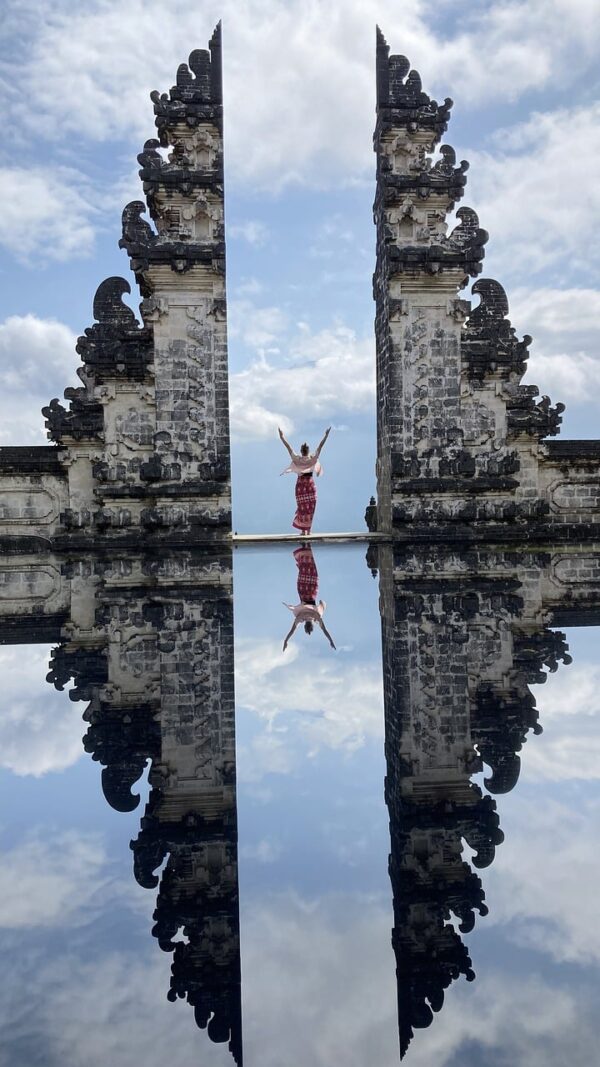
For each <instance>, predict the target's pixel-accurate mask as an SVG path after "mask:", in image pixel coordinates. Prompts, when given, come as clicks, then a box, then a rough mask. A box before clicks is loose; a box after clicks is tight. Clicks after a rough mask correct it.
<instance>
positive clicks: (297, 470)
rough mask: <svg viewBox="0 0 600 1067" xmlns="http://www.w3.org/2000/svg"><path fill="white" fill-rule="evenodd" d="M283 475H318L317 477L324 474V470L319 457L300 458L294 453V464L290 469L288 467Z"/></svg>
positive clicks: (291, 464) (292, 463)
mask: <svg viewBox="0 0 600 1067" xmlns="http://www.w3.org/2000/svg"><path fill="white" fill-rule="evenodd" d="M281 473H282V474H316V475H317V477H318V476H319V475H320V474H322V473H323V468H322V466H321V464H320V462H319V457H318V456H315V455H311V456H299V455H297V453H296V452H292V462H291V463H290V465H289V467H286V468H285V470H284V471H282V472H281Z"/></svg>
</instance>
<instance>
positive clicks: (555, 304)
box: [510, 288, 600, 404]
mask: <svg viewBox="0 0 600 1067" xmlns="http://www.w3.org/2000/svg"><path fill="white" fill-rule="evenodd" d="M510 308H511V310H510V317H511V321H512V322H513V325H515V326H516V328H517V331H518V333H519V334H520V335H521V334H523V333H529V334H531V335H532V336H533V338H534V343H533V344H532V346H531V356H530V358H529V364H528V368H527V376H526V380H528V381H530V382H534V383H535V384H536V385H538V386H539V388H540V390H541V391H542V392H544V393H546V392H547V393H550V395H551V396H552V397H553V399H554V400H566V401H571V402H574V403H587V404H597V403H598V399H597V398H598V390H599V389H600V331H599V328H598V322H599V321H600V290H597V289H552V288H542V289H524V288H521V289H517V290H515V291H513V292H512V293H511V295H510Z"/></svg>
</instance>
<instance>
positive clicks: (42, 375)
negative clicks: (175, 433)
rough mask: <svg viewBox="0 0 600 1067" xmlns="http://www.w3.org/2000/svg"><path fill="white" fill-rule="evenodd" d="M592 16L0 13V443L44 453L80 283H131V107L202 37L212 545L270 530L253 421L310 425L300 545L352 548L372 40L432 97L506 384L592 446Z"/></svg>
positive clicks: (364, 0) (22, 9)
mask: <svg viewBox="0 0 600 1067" xmlns="http://www.w3.org/2000/svg"><path fill="white" fill-rule="evenodd" d="M595 15H596V16H597V7H596V3H595V0H528V2H521V0H506V2H502V0H498V2H496V3H488V2H487V0H481V2H480V3H478V4H475V5H471V8H470V10H469V12H468V14H467V13H465V12H464V11H463V10H462V9H461V10H460V11H459V10H458V9H457V8H456V5H455V4H454V3H450V2H449V0H435V2H427V0H403V2H402V3H397V2H394V3H392V2H387V0H380V2H376V0H343V2H342V0H328V2H327V3H325V2H324V0H310V2H306V0H288V2H286V0H220V2H219V3H216V2H212V0H200V2H199V3H196V4H193V5H190V4H188V3H184V2H183V0H173V2H172V3H170V4H169V5H168V6H167V7H165V5H164V4H162V3H161V4H159V3H158V2H156V0H145V2H141V0H137V2H135V0H134V2H132V3H130V4H127V5H126V6H124V5H122V4H120V3H118V2H117V0H98V2H94V3H89V2H86V0H83V2H81V3H78V4H77V7H76V9H73V5H72V4H70V3H66V0H65V2H62V0H46V2H44V0H41V2H40V0H8V3H7V4H6V5H5V13H4V17H3V25H2V37H3V45H2V51H1V59H0V81H1V85H2V90H3V92H2V95H3V103H4V108H3V120H4V131H5V136H4V139H3V149H2V153H1V155H0V192H1V194H2V205H3V223H2V227H1V233H0V253H1V258H0V386H1V391H2V396H1V399H0V444H9V443H12V444H19V443H23V444H25V443H28V442H29V443H33V442H38V443H43V441H44V440H45V431H44V425H43V419H42V416H41V414H40V408H41V407H42V406H43V405H44V404H46V403H47V402H48V400H49V399H50V398H51V397H52V396H61V395H62V392H63V390H64V388H65V387H66V386H67V385H69V384H74V383H75V384H76V379H75V377H74V375H75V369H76V367H77V362H78V360H77V356H76V354H75V352H74V342H75V339H76V337H77V336H78V335H79V334H80V333H82V332H83V330H84V329H85V327H86V326H88V325H90V324H91V322H92V321H93V319H92V314H91V310H92V300H93V295H94V292H95V290H96V287H97V285H98V284H99V283H100V282H101V281H102V280H103V279H104V278H105V277H107V276H110V275H114V274H121V275H123V276H126V277H129V279H130V280H131V281H132V283H133V278H132V277H131V276H130V275H129V270H128V262H127V257H126V256H125V253H124V252H122V251H119V249H118V247H117V244H118V240H119V236H120V230H121V227H120V214H121V210H122V208H123V206H124V205H125V203H127V202H128V201H129V200H131V199H139V196H140V193H141V187H140V184H139V179H138V178H137V166H138V165H137V162H136V156H137V153H138V152H139V151H140V150H141V148H142V146H143V143H144V141H145V140H146V139H147V138H148V137H150V136H153V133H154V120H153V112H152V105H151V103H150V100H149V92H150V91H151V90H152V89H155V88H158V89H160V90H161V91H164V90H166V89H168V88H169V87H170V86H171V85H172V84H173V81H174V76H175V72H176V69H177V66H178V65H179V63H180V62H182V61H185V60H186V59H187V56H188V53H189V51H190V49H191V47H192V46H193V47H205V46H206V43H207V41H208V39H209V37H210V34H211V32H212V29H213V27H214V25H215V23H216V22H217V20H218V19H219V18H222V20H223V35H224V92H225V177H226V237H227V251H228V277H227V287H228V301H229V338H230V345H229V355H230V371H231V380H230V392H231V419H232V429H233V435H234V441H233V491H234V525H235V528H237V529H238V530H239V531H240V532H241V531H256V530H258V529H259V528H261V527H262V528H263V529H265V530H269V531H277V530H287V529H288V528H289V524H290V521H291V514H292V501H291V498H292V494H293V486H292V480H291V479H289V478H282V479H279V478H278V475H279V472H280V471H281V470H282V469H283V467H284V466H285V461H286V454H285V453H284V452H283V450H282V448H281V445H280V443H279V441H278V439H277V434H276V427H277V425H283V426H284V428H285V429H286V430H288V431H289V435H290V437H291V439H292V443H294V444H296V445H298V444H299V443H300V441H302V440H304V439H305V438H306V439H307V440H308V441H309V443H311V444H313V443H314V444H316V442H317V441H318V440H319V438H320V436H321V434H322V432H323V429H324V428H325V426H327V425H330V424H331V425H333V427H334V430H333V432H332V435H331V437H330V439H329V441H328V444H327V448H326V452H324V454H323V460H324V466H325V475H324V477H323V479H322V481H321V483H320V485H319V489H320V499H319V507H318V511H317V525H316V528H318V529H321V530H333V529H338V530H339V529H362V528H363V514H364V507H365V505H366V503H367V502H368V499H369V497H370V495H371V493H372V492H373V491H374V488H375V477H374V456H375V441H374V370H373V367H374V340H373V317H374V307H373V302H372V296H371V275H372V271H373V265H374V245H375V231H374V226H373V224H372V214H371V208H372V201H373V195H374V155H373V152H372V147H371V145H372V130H373V125H374V84H375V82H374V58H375V57H374V37H375V23H379V24H380V25H381V27H382V29H383V31H384V33H385V34H386V37H387V39H388V42H389V44H390V46H391V48H392V51H393V52H404V53H406V54H407V55H408V57H409V58H410V60H411V62H412V64H413V65H414V66H415V67H416V68H417V69H418V70H419V71H420V73H421V75H422V78H423V85H424V88H425V89H426V90H427V91H428V92H430V94H432V95H435V96H436V97H437V98H444V97H446V96H451V97H452V98H453V99H454V101H455V106H454V109H453V117H452V119H451V123H450V127H449V130H448V133H447V134H446V137H445V141H446V142H447V143H450V144H452V145H453V146H454V147H455V149H456V151H457V155H458V158H459V159H461V158H465V159H467V160H468V161H469V162H470V169H469V173H468V184H467V191H466V195H465V198H464V200H463V203H464V204H467V205H469V206H472V207H474V208H475V209H476V211H477V212H478V214H479V218H480V222H481V225H482V226H484V227H485V228H486V229H487V230H488V231H489V233H490V241H489V243H488V245H487V247H486V257H485V261H484V272H483V273H484V276H488V277H495V278H497V279H498V280H499V281H500V282H502V284H503V285H504V287H505V289H506V290H507V293H508V296H509V302H510V306H511V318H512V321H513V324H514V325H515V327H516V329H517V331H518V333H519V334H520V335H522V334H523V333H529V334H531V335H532V336H533V337H534V344H533V346H532V354H531V360H530V370H529V372H528V380H529V381H532V382H535V383H536V384H538V385H539V386H540V388H541V391H542V392H544V393H548V394H550V396H551V397H552V399H553V401H554V402H556V401H557V400H561V401H563V402H565V403H566V404H567V411H566V414H565V418H564V424H563V426H564V429H563V435H564V436H569V437H595V436H598V430H597V421H598V420H597V413H598V400H597V394H598V386H599V385H600V355H599V352H598V326H597V323H598V318H599V312H600V290H599V288H598V285H599V277H598V272H599V261H598V245H597V242H596V241H594V239H593V236H592V235H593V234H594V232H595V230H596V229H597V226H598V221H599V217H600V190H599V187H598V182H597V166H596V164H595V159H597V155H598V150H599V148H600V122H599V121H598V119H599V108H600V105H599V104H598V100H597V89H598V77H599V74H598V65H597V55H598V48H599V46H600V40H599V38H600V20H598V18H597V17H595ZM132 305H133V306H134V308H136V305H137V300H136V298H135V296H133V297H132ZM257 494H259V495H260V499H261V508H260V510H258V509H257V508H256V500H257Z"/></svg>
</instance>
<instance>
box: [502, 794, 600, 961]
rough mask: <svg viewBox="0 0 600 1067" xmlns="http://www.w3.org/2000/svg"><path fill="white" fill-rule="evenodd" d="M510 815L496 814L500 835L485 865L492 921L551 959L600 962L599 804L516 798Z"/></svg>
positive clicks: (519, 941) (517, 940) (546, 797)
mask: <svg viewBox="0 0 600 1067" xmlns="http://www.w3.org/2000/svg"><path fill="white" fill-rule="evenodd" d="M501 815H502V813H501ZM512 819H513V821H514V825H510V824H509V823H508V822H507V820H506V819H504V820H503V825H504V829H505V831H506V838H507V840H506V842H505V844H504V846H503V848H502V849H500V850H499V851H498V852H497V854H496V861H495V863H494V867H493V868H492V869H491V870H490V878H489V891H488V894H487V895H488V903H489V904H490V917H491V921H492V922H502V923H506V924H509V936H510V937H511V939H514V940H515V941H516V942H517V943H518V944H520V945H530V946H532V947H534V948H537V949H539V951H541V952H544V953H547V954H548V955H550V956H552V958H553V959H555V960H559V961H564V960H569V961H574V962H577V963H588V962H596V963H597V962H600V927H599V926H598V892H597V887H598V883H599V881H600V855H599V853H598V849H597V848H596V847H595V846H594V842H596V841H597V839H598V832H599V830H600V825H599V824H600V812H599V806H598V803H597V802H594V803H589V804H587V805H584V806H582V807H581V806H580V810H574V808H573V807H569V808H567V807H565V806H564V805H563V804H560V803H559V802H558V801H551V800H550V799H549V798H548V796H544V800H543V803H539V802H534V801H531V800H529V801H524V800H523V798H522V797H521V798H518V799H517V800H516V801H515V810H514V813H513V815H512ZM486 921H489V920H486Z"/></svg>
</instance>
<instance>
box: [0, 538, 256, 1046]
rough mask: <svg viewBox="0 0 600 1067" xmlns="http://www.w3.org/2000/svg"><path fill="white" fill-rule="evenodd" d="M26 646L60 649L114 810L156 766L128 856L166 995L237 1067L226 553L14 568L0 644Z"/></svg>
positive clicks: (56, 661) (53, 678)
mask: <svg viewBox="0 0 600 1067" xmlns="http://www.w3.org/2000/svg"><path fill="white" fill-rule="evenodd" d="M59 609H60V612H61V613H60V614H58V610H59ZM36 640H38V641H47V640H58V641H59V644H58V646H57V647H56V648H55V649H54V650H53V652H52V658H51V662H50V670H49V673H48V681H49V682H51V683H52V684H53V685H54V686H55V687H56V688H57V689H59V690H64V689H65V687H66V686H67V685H68V684H69V683H70V682H71V681H72V682H73V683H74V684H73V686H72V687H71V688H70V689H69V697H70V699H71V700H85V701H88V702H89V703H88V706H87V708H86V711H85V713H84V716H83V717H84V720H85V722H86V723H87V724H88V729H87V733H86V734H85V736H84V739H83V744H84V748H85V750H86V751H87V752H89V753H90V754H91V756H92V758H93V759H94V760H96V761H98V762H99V763H100V764H101V765H102V767H103V770H102V789H103V791H104V794H105V796H106V799H107V800H108V802H109V803H110V804H111V805H112V806H113V807H114V808H115V809H116V810H117V811H132V810H133V809H134V808H136V807H137V805H138V804H139V796H138V795H137V794H136V793H135V790H134V785H135V782H136V781H137V780H138V779H139V778H140V777H141V775H142V773H143V772H144V769H145V767H146V766H147V764H148V763H149V764H150V769H149V781H150V785H151V794H150V800H149V802H148V805H147V806H146V810H145V812H144V815H143V817H142V820H141V829H140V833H139V835H138V837H137V839H136V840H135V841H134V842H132V846H131V847H132V850H133V856H134V870H135V875H136V878H137V879H138V881H139V882H140V884H141V885H144V886H147V887H149V888H156V887H158V898H157V906H156V911H155V914H154V920H155V926H154V929H153V933H154V935H155V937H156V938H157V940H158V943H159V945H160V947H161V948H162V949H163V951H165V952H170V953H172V954H173V964H172V977H171V982H170V988H169V992H168V997H169V999H171V1000H175V999H176V998H177V997H183V998H186V999H187V1001H188V1002H189V1004H190V1005H191V1006H192V1007H193V1009H194V1016H195V1019H196V1022H197V1024H198V1026H200V1027H203V1028H204V1027H206V1028H207V1030H208V1034H209V1037H210V1038H211V1039H212V1040H214V1041H228V1042H229V1047H230V1050H231V1053H232V1056H233V1058H234V1060H235V1062H236V1063H239V1064H241V1062H242V1034H241V994H240V945H239V906H238V884H237V812H236V773H235V710H234V687H233V671H234V664H233V604H232V558H231V548H229V547H222V548H219V547H218V546H215V547H214V548H205V549H204V550H201V551H196V552H193V551H191V550H189V549H188V550H187V551H180V552H178V553H172V552H168V551H166V550H163V551H161V552H159V553H155V554H153V553H152V552H146V553H145V554H143V555H142V554H140V553H137V554H132V553H131V552H125V553H115V552H114V551H113V552H111V553H110V554H104V553H102V554H98V555H91V554H89V555H85V556H82V557H77V556H76V555H74V554H71V555H70V556H69V559H68V561H63V563H62V566H61V561H60V559H59V558H58V557H55V556H48V558H47V559H45V560H44V561H43V562H42V561H41V560H40V558H39V556H37V555H35V554H34V555H32V556H30V557H27V558H23V559H18V558H16V559H13V560H11V562H10V564H9V565H7V566H4V565H3V566H2V567H1V568H0V642H11V643H13V642H16V641H36ZM165 859H166V861H167V862H166V865H165V868H164V870H162V871H161V872H160V874H158V875H157V874H156V873H155V871H156V869H157V868H158V867H159V866H160V865H161V864H162V862H163V861H164V860H165ZM180 933H183V934H184V936H185V943H183V942H181V940H180V938H179V936H178V935H179V934H180Z"/></svg>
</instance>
